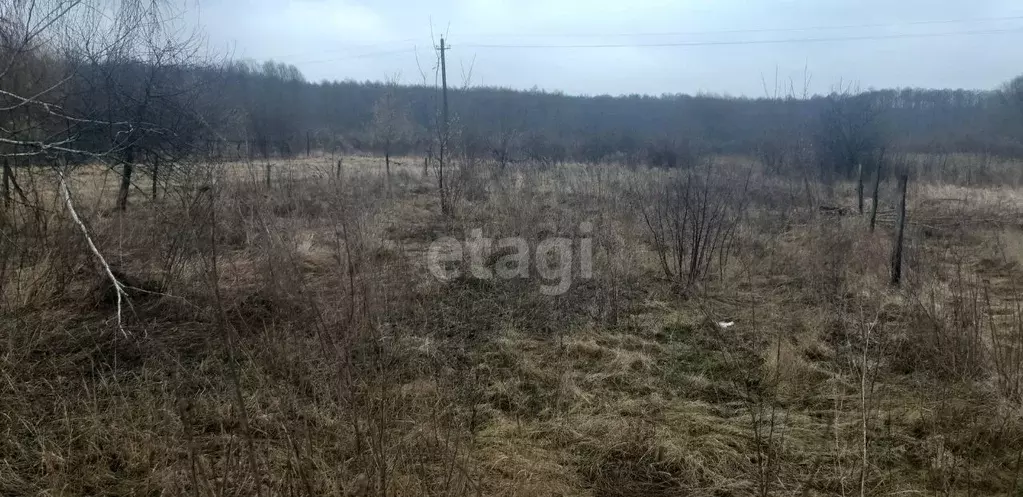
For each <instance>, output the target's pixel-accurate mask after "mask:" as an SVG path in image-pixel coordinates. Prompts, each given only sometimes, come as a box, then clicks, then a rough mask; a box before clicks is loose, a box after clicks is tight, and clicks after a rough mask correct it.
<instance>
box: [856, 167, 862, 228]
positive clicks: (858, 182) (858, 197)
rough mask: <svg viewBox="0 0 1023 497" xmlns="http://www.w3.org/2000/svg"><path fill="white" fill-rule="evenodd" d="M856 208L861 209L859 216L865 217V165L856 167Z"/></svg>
mask: <svg viewBox="0 0 1023 497" xmlns="http://www.w3.org/2000/svg"><path fill="white" fill-rule="evenodd" d="M856 169H857V172H856V206H857V207H858V208H859V214H860V215H861V216H862V215H863V163H862V162H861V163H859V164H858V165H857V166H856Z"/></svg>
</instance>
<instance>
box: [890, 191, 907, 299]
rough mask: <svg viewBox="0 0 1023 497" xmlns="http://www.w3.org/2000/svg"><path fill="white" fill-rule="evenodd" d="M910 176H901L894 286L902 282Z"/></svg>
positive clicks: (893, 247)
mask: <svg viewBox="0 0 1023 497" xmlns="http://www.w3.org/2000/svg"><path fill="white" fill-rule="evenodd" d="M908 182H909V177H908V176H906V175H905V174H903V175H901V176H899V197H900V200H899V211H898V216H899V218H898V220H897V224H896V226H895V244H894V246H892V286H899V284H900V283H902V240H903V239H904V238H905V233H906V184H907V183H908Z"/></svg>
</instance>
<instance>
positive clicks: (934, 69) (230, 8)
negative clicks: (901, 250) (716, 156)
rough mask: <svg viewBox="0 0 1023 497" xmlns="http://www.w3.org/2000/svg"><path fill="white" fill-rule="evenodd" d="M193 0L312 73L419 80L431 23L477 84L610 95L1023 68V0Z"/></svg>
mask: <svg viewBox="0 0 1023 497" xmlns="http://www.w3.org/2000/svg"><path fill="white" fill-rule="evenodd" d="M198 3H201V5H197V4H198ZM189 9H191V10H192V17H193V18H194V17H197V18H198V19H199V22H200V24H201V25H202V26H203V27H204V29H205V31H206V34H207V36H208V38H209V41H210V43H211V45H212V46H213V47H214V48H215V49H217V50H218V51H220V52H221V53H230V54H233V56H234V57H236V58H252V59H257V60H263V59H271V58H272V59H275V60H278V61H284V62H288V63H292V64H294V65H296V66H298V67H299V69H301V70H302V72H303V73H304V74H305V76H306V78H307V79H309V80H313V81H319V80H322V79H356V80H367V79H369V80H382V79H385V78H388V77H393V76H394V75H398V76H399V77H400V79H401V80H402V81H404V82H421V80H422V76H421V75H420V70H419V68H418V67H417V62H416V50H414V49H418V55H419V64H418V66H421V67H422V69H423V70H425V71H426V72H427V73H428V75H427V77H428V79H429V80H430V83H432V82H433V67H434V66H435V65H436V62H435V54H434V51H433V49H432V47H433V42H432V41H431V26H432V34H433V36H434V38H436V37H439V36H440V35H442V34H445V33H446V34H447V39H448V42H449V43H450V45H452V47H453V48H452V49H451V51H450V56H449V59H448V74H449V82H450V83H451V84H454V85H460V84H462V82H463V73H464V72H467V71H468V70H469V67H470V66H472V68H473V70H472V78H471V83H472V84H474V85H487V86H506V87H512V88H521V89H528V88H532V87H534V86H535V87H539V88H542V89H546V90H561V91H564V92H566V93H571V94H604V93H608V94H614V95H617V94H629V93H646V94H655V95H657V94H662V93H697V92H710V93H719V94H730V95H748V96H762V95H764V87H765V84H764V83H765V81H766V86H767V87H768V91H769V92H773V91H774V87H775V83H774V82H775V74H776V73H777V74H778V80H779V81H780V85H781V86H784V87H785V89H786V91H787V90H788V88H789V87H790V84H789V83H790V81H791V82H793V83H794V84H793V85H792V86H794V87H795V89H796V91H797V93H800V92H802V87H803V86H804V85H803V80H804V77H803V75H804V69H805V70H806V72H808V73H809V74H810V76H812V78H811V91H812V92H827V91H828V90H829V89H830V88H832V87H834V86H836V85H838V84H839V83H840V82H844V83H845V84H846V85H848V84H855V85H857V86H858V87H860V88H862V89H867V88H882V87H906V86H910V87H942V88H983V89H989V88H994V87H996V86H997V85H999V84H1000V83H1002V82H1004V81H1006V80H1008V79H1011V78H1012V77H1013V76H1015V75H1018V74H1020V73H1023V50H1021V49H1020V47H1021V46H1023V2H1019V0H972V1H964V0H745V1H740V0H618V1H605V0H440V1H425V0H422V1H421V0H374V1H369V0H292V1H288V0H201V2H199V0H192V3H190V4H189ZM670 44H675V45H676V46H650V45H670ZM566 45H567V46H570V47H566ZM580 45H582V46H590V47H579V46H580ZM592 45H600V47H592ZM643 45H646V46H643ZM523 46H525V47H523ZM529 46H532V48H530V47H529ZM473 60H475V63H474V64H473Z"/></svg>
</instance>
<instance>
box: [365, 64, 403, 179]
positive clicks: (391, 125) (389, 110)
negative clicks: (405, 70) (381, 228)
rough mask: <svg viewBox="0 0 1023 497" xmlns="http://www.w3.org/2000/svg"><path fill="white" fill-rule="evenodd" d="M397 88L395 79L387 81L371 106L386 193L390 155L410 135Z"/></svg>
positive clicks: (389, 177) (374, 134)
mask: <svg viewBox="0 0 1023 497" xmlns="http://www.w3.org/2000/svg"><path fill="white" fill-rule="evenodd" d="M397 86H398V82H397V77H393V78H391V79H389V80H388V82H387V88H386V90H385V91H384V94H383V95H382V96H381V97H380V99H379V100H377V101H376V103H375V104H374V105H373V122H372V128H373V136H374V139H375V140H376V142H377V145H378V146H379V147H380V148H381V149H383V151H384V167H385V170H386V172H387V191H388V193H390V190H391V154H392V153H393V152H394V147H395V146H396V145H398V144H400V143H402V142H404V141H406V140H408V138H409V137H410V136H411V134H412V124H411V122H410V120H409V116H408V108H407V107H406V106H405V104H404V103H403V102H402V101H401V100H399V99H398V96H397V93H396V92H395V89H396V88H397Z"/></svg>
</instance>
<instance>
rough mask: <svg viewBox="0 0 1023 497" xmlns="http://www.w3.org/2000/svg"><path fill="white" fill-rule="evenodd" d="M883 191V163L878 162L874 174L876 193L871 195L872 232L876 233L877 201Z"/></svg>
mask: <svg viewBox="0 0 1023 497" xmlns="http://www.w3.org/2000/svg"><path fill="white" fill-rule="evenodd" d="M880 189H881V161H878V162H877V171H876V172H874V193H873V195H871V204H870V232H871V233H873V232H874V225H875V224H877V200H878V191H879V190H880Z"/></svg>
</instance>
